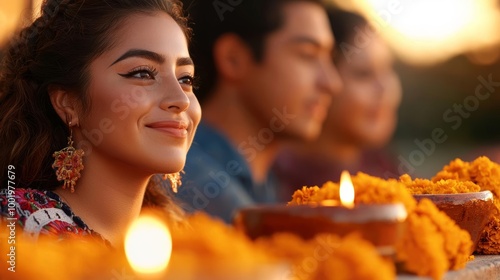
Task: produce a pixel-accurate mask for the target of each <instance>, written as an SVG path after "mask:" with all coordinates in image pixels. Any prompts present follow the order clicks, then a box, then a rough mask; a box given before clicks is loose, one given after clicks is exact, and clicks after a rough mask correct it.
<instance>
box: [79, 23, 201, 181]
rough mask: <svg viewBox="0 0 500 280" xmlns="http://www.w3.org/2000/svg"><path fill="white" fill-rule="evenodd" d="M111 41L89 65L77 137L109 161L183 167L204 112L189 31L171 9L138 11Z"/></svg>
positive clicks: (164, 169)
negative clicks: (196, 92) (196, 86)
mask: <svg viewBox="0 0 500 280" xmlns="http://www.w3.org/2000/svg"><path fill="white" fill-rule="evenodd" d="M110 40H111V42H112V47H111V48H110V49H109V50H107V51H106V52H105V53H103V54H102V55H100V56H99V57H97V58H96V59H95V60H94V61H93V62H92V63H91V64H90V67H89V73H90V84H89V87H88V95H89V97H90V110H89V112H88V113H86V114H82V115H81V116H80V120H79V127H78V128H77V131H76V132H77V134H75V140H76V141H75V142H76V143H77V145H79V146H80V147H81V148H83V149H84V150H85V152H86V158H87V159H86V160H88V161H93V162H94V163H95V162H100V163H104V164H103V166H115V167H126V168H130V170H135V171H139V172H144V173H145V174H154V173H174V172H178V171H180V170H181V169H182V168H183V167H184V163H185V160H186V154H187V151H188V149H189V147H190V145H191V142H192V140H193V136H194V133H195V130H196V127H197V125H198V123H199V121H200V118H201V108H200V105H199V103H198V101H197V99H196V97H195V95H194V94H193V88H192V81H193V75H194V66H193V63H192V61H191V59H190V58H189V53H188V48H187V42H186V37H185V35H184V33H183V32H182V30H181V28H180V27H179V26H178V24H177V23H176V22H175V21H174V20H173V19H172V18H171V17H170V16H169V15H167V14H166V13H157V14H153V15H145V14H135V15H131V16H129V17H128V18H127V20H126V21H125V22H124V23H123V24H122V25H121V26H120V28H119V29H118V30H117V32H115V33H114V34H113V36H112V37H111V38H110Z"/></svg>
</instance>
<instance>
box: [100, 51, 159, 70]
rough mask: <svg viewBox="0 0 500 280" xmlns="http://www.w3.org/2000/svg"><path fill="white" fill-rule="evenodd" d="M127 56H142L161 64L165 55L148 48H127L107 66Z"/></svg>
mask: <svg viewBox="0 0 500 280" xmlns="http://www.w3.org/2000/svg"><path fill="white" fill-rule="evenodd" d="M129 57H142V58H145V59H149V60H152V61H154V62H157V63H158V64H162V63H163V62H165V57H164V56H163V55H161V54H158V53H155V52H152V51H148V50H142V49H132V50H129V51H127V52H126V53H124V54H122V55H121V56H120V57H119V58H118V59H117V60H115V61H114V62H113V63H111V65H109V66H110V67H111V66H113V65H114V64H116V63H118V62H120V61H122V60H124V59H127V58H129Z"/></svg>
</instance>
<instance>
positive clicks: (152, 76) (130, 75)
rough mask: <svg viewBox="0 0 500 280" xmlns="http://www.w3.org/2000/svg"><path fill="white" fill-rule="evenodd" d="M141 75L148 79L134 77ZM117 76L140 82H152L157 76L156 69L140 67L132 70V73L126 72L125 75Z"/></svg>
mask: <svg viewBox="0 0 500 280" xmlns="http://www.w3.org/2000/svg"><path fill="white" fill-rule="evenodd" d="M142 73H146V74H148V75H149V77H147V78H145V77H135V75H137V74H142ZM119 75H120V76H122V77H125V78H134V79H141V80H144V79H148V80H154V79H155V77H156V75H158V70H156V68H154V67H149V66H140V67H137V68H134V69H132V71H130V72H128V73H127V74H119Z"/></svg>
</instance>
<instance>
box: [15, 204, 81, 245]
mask: <svg viewBox="0 0 500 280" xmlns="http://www.w3.org/2000/svg"><path fill="white" fill-rule="evenodd" d="M54 221H63V222H66V223H68V224H74V222H73V220H72V219H71V218H70V217H69V216H68V215H66V213H64V211H63V210H62V209H58V208H44V209H39V210H37V211H35V212H33V213H31V215H29V217H28V218H27V219H26V222H25V224H24V234H25V235H28V236H30V237H32V238H35V239H37V238H38V235H39V234H40V231H41V230H42V228H43V227H44V226H45V225H47V224H49V223H51V222H54Z"/></svg>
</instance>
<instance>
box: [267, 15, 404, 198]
mask: <svg viewBox="0 0 500 280" xmlns="http://www.w3.org/2000/svg"><path fill="white" fill-rule="evenodd" d="M329 17H330V21H331V25H332V30H333V33H334V37H335V42H336V53H335V63H336V65H337V68H338V71H339V74H340V77H341V79H342V82H343V90H342V92H341V93H340V94H339V95H336V96H334V97H333V99H332V103H331V104H332V105H331V106H330V109H329V111H328V116H327V120H326V122H325V123H324V126H323V131H322V134H321V136H320V138H319V139H318V140H317V141H315V142H313V143H310V144H307V145H303V144H301V145H297V144H293V145H291V146H290V147H289V148H288V149H287V150H286V151H285V152H284V153H282V154H281V155H280V157H279V159H278V161H277V162H276V165H275V170H276V171H277V174H278V176H279V177H280V180H281V181H282V184H283V197H282V198H283V199H284V200H289V199H290V195H291V194H292V193H293V191H294V190H296V189H298V188H300V187H302V186H304V185H308V186H311V185H321V184H323V183H325V182H326V181H328V180H332V181H338V180H339V178H340V173H341V171H342V170H349V171H350V172H351V173H354V172H357V171H363V172H366V173H368V174H371V175H376V176H381V177H388V176H395V175H397V171H396V168H395V166H394V164H392V162H391V159H390V157H388V156H386V155H385V156H384V154H383V152H381V151H380V149H381V148H383V147H384V146H385V145H387V144H388V142H389V141H390V139H391V137H392V135H393V133H394V130H395V127H396V124H397V110H398V108H399V104H400V101H401V85H400V81H399V78H398V76H397V74H396V73H395V72H394V69H393V58H392V55H391V53H390V50H389V48H388V46H387V45H386V44H385V42H384V41H383V40H382V39H381V38H380V37H379V36H377V34H376V33H375V31H374V30H373V29H371V28H370V27H369V25H368V24H367V22H366V21H365V20H364V19H363V18H362V17H361V16H359V15H356V14H353V13H348V12H343V11H337V10H330V12H329Z"/></svg>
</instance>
